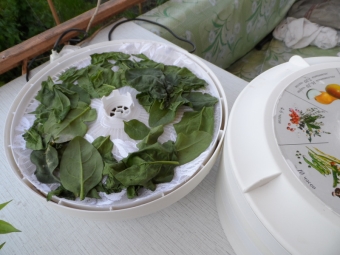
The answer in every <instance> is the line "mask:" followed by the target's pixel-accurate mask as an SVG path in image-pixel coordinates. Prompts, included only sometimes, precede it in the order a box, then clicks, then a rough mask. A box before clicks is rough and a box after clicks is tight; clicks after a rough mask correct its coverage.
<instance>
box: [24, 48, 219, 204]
mask: <svg viewBox="0 0 340 255" xmlns="http://www.w3.org/2000/svg"><path fill="white" fill-rule="evenodd" d="M91 59H92V60H91V65H89V66H87V67H85V68H82V69H76V68H70V69H68V70H67V71H65V72H64V73H63V74H61V75H60V77H59V80H60V83H57V84H55V83H54V82H53V81H52V79H51V78H48V80H47V81H44V82H42V87H41V89H40V91H39V92H38V94H37V96H36V99H37V100H38V101H39V102H40V105H39V106H38V107H37V108H36V110H35V111H34V112H33V114H35V117H36V119H35V122H34V123H33V125H32V127H30V129H29V130H27V132H26V133H25V134H24V135H23V137H24V139H25V140H26V147H27V148H29V149H32V150H33V151H32V153H31V155H30V159H31V162H32V163H33V164H35V165H36V171H35V175H36V177H37V179H38V180H39V181H40V182H42V183H60V186H59V188H57V189H56V190H53V191H51V192H50V193H49V194H48V196H47V199H48V200H50V199H51V198H52V196H53V195H57V196H59V197H65V198H68V199H75V198H78V197H79V198H80V199H81V200H83V199H84V198H85V197H92V198H100V196H99V192H105V193H107V194H110V193H113V192H120V191H122V190H123V189H127V195H128V197H129V198H133V197H135V196H137V195H138V191H139V190H140V189H141V188H146V189H150V190H155V189H156V185H157V184H159V183H164V182H170V181H171V180H172V179H173V176H174V169H175V167H176V166H178V165H181V164H185V163H187V162H190V161H192V160H193V159H195V158H196V157H197V156H199V155H200V154H201V153H202V152H203V151H205V150H206V149H207V148H208V147H209V145H210V143H211V141H212V137H213V130H214V105H215V104H216V102H217V99H216V98H214V97H212V96H211V95H209V94H204V93H201V92H197V91H196V92H195V91H193V90H197V89H200V88H203V87H204V86H205V85H206V84H205V82H204V80H202V79H199V78H197V77H196V76H195V75H194V74H193V73H192V72H191V71H189V70H188V69H186V68H180V67H176V66H166V65H164V64H161V63H157V62H154V61H152V60H150V59H148V58H147V57H146V56H145V55H143V54H138V55H133V56H130V55H129V54H124V53H121V52H109V53H102V54H94V55H92V56H91ZM114 66H115V67H116V68H114V70H116V71H113V69H112V67H114ZM123 86H131V87H133V88H135V89H136V90H137V91H139V92H140V93H139V94H138V95H137V99H138V101H139V103H140V104H141V105H142V106H143V107H144V108H145V109H146V111H147V112H148V113H149V126H150V127H148V126H146V125H145V124H143V123H142V122H140V121H138V120H130V121H127V122H124V130H125V132H126V133H127V134H128V135H129V136H130V137H131V138H132V139H134V140H138V141H139V143H138V146H137V147H138V149H139V150H138V151H136V152H133V153H130V154H129V155H128V156H127V157H126V158H124V159H123V160H121V161H120V162H117V161H116V160H115V158H114V157H113V155H112V149H113V146H114V144H113V143H112V141H111V140H110V137H102V136H100V137H98V138H97V139H95V140H94V141H93V143H89V142H88V141H87V140H85V139H84V138H83V137H84V135H85V134H86V132H87V123H88V122H91V121H94V120H96V118H97V113H96V110H95V109H92V108H91V107H90V103H91V99H93V98H101V97H103V96H107V95H109V94H110V93H111V92H112V90H114V89H117V88H121V87H123ZM182 105H184V106H188V107H190V108H192V111H188V112H185V114H184V116H183V118H182V120H181V121H180V122H179V123H177V124H174V127H175V130H176V133H177V140H176V141H175V142H173V141H167V142H165V143H163V144H161V143H159V142H158V138H159V136H161V135H162V133H163V132H164V126H165V125H167V124H169V123H171V122H173V120H174V119H175V116H176V112H177V110H178V108H179V107H180V106H182Z"/></svg>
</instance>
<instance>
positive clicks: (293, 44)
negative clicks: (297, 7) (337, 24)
mask: <svg viewBox="0 0 340 255" xmlns="http://www.w3.org/2000/svg"><path fill="white" fill-rule="evenodd" d="M273 36H274V38H276V39H277V40H280V41H283V42H284V43H285V44H286V46H287V47H289V48H292V49H301V48H304V47H307V46H308V45H315V46H317V47H319V48H321V49H331V48H334V47H335V46H337V45H340V37H339V32H338V31H337V30H335V29H333V28H329V27H323V26H320V25H318V24H316V23H312V22H310V21H309V20H307V19H305V18H300V19H296V18H293V17H288V18H286V19H284V20H282V21H281V23H280V24H279V25H278V26H277V27H276V28H275V30H274V32H273Z"/></svg>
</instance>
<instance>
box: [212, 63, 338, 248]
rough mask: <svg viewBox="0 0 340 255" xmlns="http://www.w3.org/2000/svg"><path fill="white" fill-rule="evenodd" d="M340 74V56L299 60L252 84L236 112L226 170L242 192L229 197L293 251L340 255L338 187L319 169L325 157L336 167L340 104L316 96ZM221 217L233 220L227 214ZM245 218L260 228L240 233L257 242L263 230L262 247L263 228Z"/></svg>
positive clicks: (231, 120) (230, 126)
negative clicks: (242, 201)
mask: <svg viewBox="0 0 340 255" xmlns="http://www.w3.org/2000/svg"><path fill="white" fill-rule="evenodd" d="M339 71H340V60H339V58H312V59H307V61H305V60H304V59H302V58H300V57H293V58H292V59H291V60H290V61H289V62H288V63H285V64H282V65H281V66H278V67H275V68H273V69H270V70H268V71H266V72H265V73H263V74H261V75H260V76H258V77H257V78H256V79H254V80H253V81H252V82H251V83H250V84H249V85H248V86H247V87H246V88H245V89H244V90H243V91H242V93H241V94H240V96H239V97H238V99H237V100H236V102H235V104H234V106H233V109H232V111H231V114H230V118H229V124H228V130H227V136H226V143H225V150H224V152H225V154H224V159H225V161H226V162H228V163H227V164H224V165H223V166H227V167H228V166H229V167H230V168H231V169H229V170H231V173H232V174H231V175H232V176H230V173H227V175H229V176H227V178H230V179H231V180H234V179H235V180H236V183H237V186H238V189H237V190H233V191H232V192H234V193H235V194H236V195H235V197H234V196H233V195H232V193H230V194H231V195H230V194H228V196H232V198H231V197H228V198H226V199H236V203H238V205H237V207H239V208H246V207H242V206H243V205H244V204H243V205H242V203H241V201H240V202H237V199H239V200H244V201H246V204H247V206H248V207H249V208H248V207H247V208H248V209H246V210H249V212H248V211H247V212H241V214H242V215H250V214H254V215H256V216H255V217H256V218H258V220H259V222H261V223H262V224H263V226H264V227H265V229H266V230H267V231H268V233H270V235H272V236H273V237H274V239H275V240H276V241H277V242H278V244H279V246H282V247H284V249H285V250H287V251H288V253H291V254H337V253H334V252H336V251H337V247H336V246H337V242H338V237H339V236H340V215H339V213H340V211H339V208H340V207H339V206H340V198H339V197H337V196H336V194H335V193H333V192H336V191H335V189H336V186H338V187H340V184H337V185H336V186H335V187H333V181H334V178H335V177H334V178H333V175H332V173H329V172H327V174H325V175H322V174H321V173H320V169H316V168H318V167H317V166H318V164H321V163H320V162H318V161H321V160H322V162H323V160H324V161H325V162H328V164H329V165H327V169H330V166H331V167H336V166H337V164H338V163H337V162H338V158H340V150H339V146H340V144H339V124H338V122H339V117H338V116H339V111H338V109H339V106H340V105H339V104H340V101H339V100H334V101H333V102H332V103H330V104H327V105H326V104H321V103H320V102H319V101H320V100H319V101H317V100H316V99H320V98H316V99H315V97H317V96H318V95H321V94H322V92H320V91H325V87H326V86H327V85H328V84H339V85H340V75H339V73H340V72H339ZM335 87H336V86H335ZM310 89H313V90H311V91H309V90H310ZM307 91H309V92H308V93H307ZM307 95H308V96H307ZM323 96H324V95H323ZM323 100H325V101H326V100H327V95H326V99H325V98H323ZM325 101H324V102H325ZM296 115H298V117H296ZM308 117H310V118H309V119H308ZM307 122H308V123H307ZM321 122H322V123H321ZM289 123H290V124H289ZM307 124H308V126H307ZM287 128H288V129H287ZM306 128H307V129H306ZM308 128H309V129H308ZM306 130H308V132H309V133H310V134H308V132H306ZM306 133H307V136H306ZM308 148H309V150H308ZM308 152H309V153H308ZM316 154H317V155H316ZM326 158H327V159H326ZM332 162H333V163H332ZM339 163H340V162H339ZM308 166H310V167H308ZM334 169H335V168H334ZM221 171H225V172H228V170H227V169H223V168H222V169H221ZM226 182H227V180H226V179H224V180H223V181H222V182H221V185H220V186H221V187H222V185H223V184H226ZM218 196H219V197H221V195H220V194H218ZM236 196H238V197H237V198H236ZM218 202H221V201H218ZM222 207H223V206H222ZM222 207H221V208H222ZM236 210H237V209H236ZM241 211H242V210H241ZM249 213H250V214H249ZM241 214H240V217H242V216H241ZM220 217H228V216H226V215H224V214H223V211H222V212H220ZM244 219H245V220H244V222H247V221H248V223H247V224H249V225H246V226H248V227H250V226H252V227H254V229H250V228H246V229H243V230H242V231H245V232H247V233H248V234H249V236H252V237H254V233H258V237H256V239H253V241H254V242H255V243H256V241H255V240H259V239H261V231H262V230H260V229H259V228H258V227H256V226H255V225H252V224H253V223H252V222H251V221H250V219H247V218H244ZM222 221H223V220H222ZM225 231H226V232H227V231H228V230H226V228H225ZM236 232H240V230H237V231H236ZM255 236H256V235H255ZM267 241H268V242H269V239H267V240H266V239H265V238H263V239H262V242H263V243H264V244H265V243H266V242H267ZM241 242H242V240H241ZM257 243H259V242H257ZM265 246H266V247H267V248H264V247H265ZM265 246H263V247H258V249H259V250H261V251H262V252H263V253H266V252H264V251H266V250H267V249H269V247H274V246H275V245H274V243H273V242H272V243H271V244H265ZM279 246H277V249H279V248H278V247H279ZM267 252H268V250H267ZM250 254H257V253H256V252H255V253H250ZM268 254H270V253H268ZM282 254H286V253H282Z"/></svg>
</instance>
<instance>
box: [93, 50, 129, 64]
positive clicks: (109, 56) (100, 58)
mask: <svg viewBox="0 0 340 255" xmlns="http://www.w3.org/2000/svg"><path fill="white" fill-rule="evenodd" d="M129 58H130V55H129V54H125V53H122V52H105V53H96V54H92V55H91V63H92V64H93V65H97V64H99V65H102V64H104V63H105V62H107V61H108V60H116V61H117V60H126V59H129Z"/></svg>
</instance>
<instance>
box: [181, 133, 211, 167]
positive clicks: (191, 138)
mask: <svg viewBox="0 0 340 255" xmlns="http://www.w3.org/2000/svg"><path fill="white" fill-rule="evenodd" d="M211 141H212V135H210V134H208V133H207V132H203V131H195V132H193V133H191V134H188V135H185V134H183V133H180V134H178V136H177V140H176V142H175V146H176V150H177V156H178V161H179V163H180V164H181V165H182V164H185V163H188V162H190V161H192V160H194V159H195V158H197V157H198V156H199V155H200V154H201V153H202V152H204V151H205V150H206V149H207V148H208V147H209V145H210V143H211Z"/></svg>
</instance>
